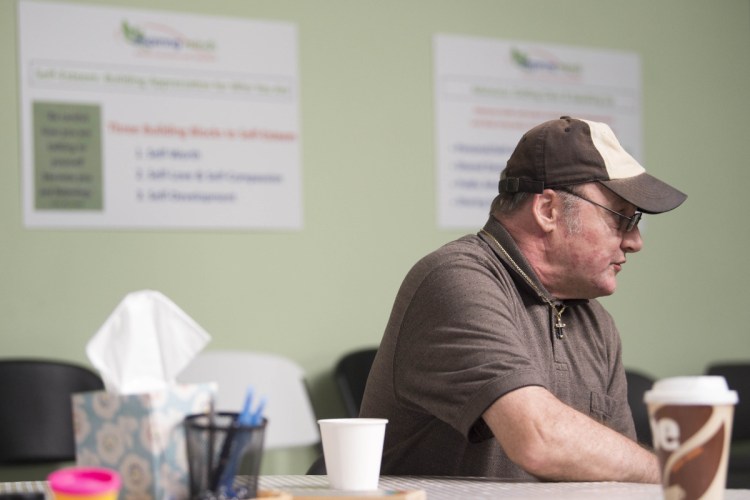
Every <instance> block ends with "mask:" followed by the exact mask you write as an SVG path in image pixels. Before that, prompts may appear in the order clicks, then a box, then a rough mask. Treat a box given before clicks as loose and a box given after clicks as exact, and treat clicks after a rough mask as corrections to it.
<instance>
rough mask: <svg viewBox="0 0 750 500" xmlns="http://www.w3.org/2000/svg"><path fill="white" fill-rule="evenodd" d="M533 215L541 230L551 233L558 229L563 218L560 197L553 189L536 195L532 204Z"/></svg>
mask: <svg viewBox="0 0 750 500" xmlns="http://www.w3.org/2000/svg"><path fill="white" fill-rule="evenodd" d="M531 207H532V208H531V213H532V215H533V216H534V220H535V221H536V223H537V225H538V226H539V228H540V229H541V230H542V231H544V232H545V233H549V232H550V231H552V230H553V229H555V227H557V223H558V219H559V218H560V216H561V211H560V196H559V195H558V194H557V193H556V192H555V191H553V190H552V189H545V190H544V191H542V194H535V195H534V201H533V202H532V204H531Z"/></svg>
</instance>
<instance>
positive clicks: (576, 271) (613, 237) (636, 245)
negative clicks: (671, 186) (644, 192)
mask: <svg viewBox="0 0 750 500" xmlns="http://www.w3.org/2000/svg"><path fill="white" fill-rule="evenodd" d="M578 193H579V194H581V196H583V197H585V198H587V199H588V200H591V201H592V202H595V203H598V204H600V205H602V206H604V207H607V208H609V209H611V210H614V211H616V212H619V213H621V214H623V215H625V216H628V217H631V216H632V215H633V214H634V213H635V211H636V207H635V206H633V205H632V204H630V203H628V202H627V201H625V200H623V199H622V198H620V197H619V196H617V195H616V194H614V193H612V192H611V191H609V190H608V189H606V188H604V187H602V186H600V185H599V184H595V183H592V184H586V185H583V186H582V187H580V188H579V189H578ZM562 196H565V195H564V194H563V195H562ZM574 199H575V202H576V203H577V209H578V215H579V217H580V226H579V227H580V229H579V230H578V231H575V232H571V231H570V230H569V229H568V227H567V225H566V224H565V222H564V221H562V220H561V222H560V226H559V227H560V231H559V232H558V234H559V235H560V236H559V238H557V241H556V242H557V245H556V247H557V250H556V252H554V253H555V254H556V256H555V257H554V258H555V259H556V264H557V266H558V269H560V270H561V274H560V277H561V279H560V280H559V282H558V286H557V287H556V288H557V290H556V293H555V296H557V297H558V298H561V299H564V298H568V299H570V298H576V299H592V298H596V297H602V296H605V295H611V294H612V293H614V291H615V288H616V287H617V273H619V272H620V270H621V269H622V266H623V264H625V260H626V257H625V255H626V254H627V253H633V252H638V251H639V250H640V249H641V248H642V247H643V240H642V239H641V233H640V231H639V229H638V228H637V227H635V228H633V229H632V230H631V231H628V232H625V231H622V230H621V229H620V228H621V218H620V217H618V216H617V215H616V214H613V213H611V212H608V211H607V210H605V209H603V208H601V207H598V206H596V205H594V204H593V203H589V202H587V201H585V200H582V199H580V198H574Z"/></svg>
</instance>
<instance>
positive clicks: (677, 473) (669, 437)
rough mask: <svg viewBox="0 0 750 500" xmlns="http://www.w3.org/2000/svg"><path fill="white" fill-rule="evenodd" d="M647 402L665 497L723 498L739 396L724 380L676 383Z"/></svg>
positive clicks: (658, 386) (664, 383) (669, 381)
mask: <svg viewBox="0 0 750 500" xmlns="http://www.w3.org/2000/svg"><path fill="white" fill-rule="evenodd" d="M644 400H645V402H646V404H647V406H648V412H649V420H650V423H651V431H652V434H653V440H654V451H655V452H656V455H657V456H658V458H659V463H660V466H661V478H662V486H663V491H664V497H665V498H666V499H667V500H672V499H685V498H702V499H721V498H723V496H724V490H725V487H726V478H727V463H728V461H729V443H730V439H731V435H732V419H733V417H734V405H736V404H737V401H738V398H737V392H736V391H733V390H730V389H729V387H728V386H727V382H726V380H725V379H724V377H720V376H696V377H672V378H666V379H662V380H659V381H657V382H656V383H655V384H654V386H653V387H652V388H651V390H650V391H647V392H646V394H645V396H644Z"/></svg>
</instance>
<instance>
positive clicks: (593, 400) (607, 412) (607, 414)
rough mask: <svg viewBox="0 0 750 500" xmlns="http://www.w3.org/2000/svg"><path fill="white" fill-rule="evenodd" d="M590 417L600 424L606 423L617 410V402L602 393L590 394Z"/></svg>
mask: <svg viewBox="0 0 750 500" xmlns="http://www.w3.org/2000/svg"><path fill="white" fill-rule="evenodd" d="M590 394H591V396H590V407H589V415H590V416H591V418H593V419H594V420H596V421H598V422H602V423H606V422H608V421H609V420H610V419H611V418H612V416H613V415H614V414H615V413H616V410H617V404H618V403H617V400H616V399H615V398H613V397H611V396H607V395H606V394H602V393H600V392H593V391H592V392H591V393H590Z"/></svg>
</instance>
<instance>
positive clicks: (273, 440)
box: [177, 350, 320, 448]
mask: <svg viewBox="0 0 750 500" xmlns="http://www.w3.org/2000/svg"><path fill="white" fill-rule="evenodd" d="M177 380H178V381H179V382H183V383H201V382H216V383H217V384H218V392H217V395H216V410H217V411H239V410H240V409H241V408H242V405H243V403H244V401H245V397H246V394H247V390H248V387H250V386H252V388H253V391H254V395H255V397H256V398H260V397H261V396H266V398H267V403H266V406H265V411H264V414H265V417H266V418H267V419H268V426H267V427H266V436H265V441H264V445H265V447H266V448H288V447H295V446H307V445H313V444H318V443H319V442H320V433H319V431H318V424H317V420H316V418H315V411H314V410H313V407H312V403H311V401H310V395H309V392H308V389H307V384H306V383H305V373H304V371H303V370H302V368H301V367H300V366H299V365H298V364H297V363H295V362H294V361H292V360H291V359H288V358H285V357H283V356H278V355H275V354H269V353H261V352H252V351H240V350H216V351H203V352H201V353H200V354H198V356H197V357H196V358H195V359H194V360H193V361H192V362H191V363H190V364H189V365H188V367H187V368H186V369H185V370H184V371H183V372H182V373H181V374H179V375H178V377H177ZM256 401H257V399H256Z"/></svg>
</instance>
